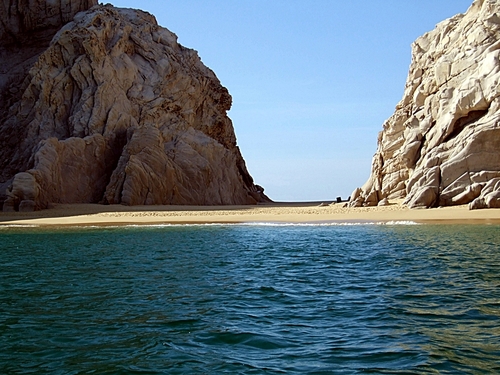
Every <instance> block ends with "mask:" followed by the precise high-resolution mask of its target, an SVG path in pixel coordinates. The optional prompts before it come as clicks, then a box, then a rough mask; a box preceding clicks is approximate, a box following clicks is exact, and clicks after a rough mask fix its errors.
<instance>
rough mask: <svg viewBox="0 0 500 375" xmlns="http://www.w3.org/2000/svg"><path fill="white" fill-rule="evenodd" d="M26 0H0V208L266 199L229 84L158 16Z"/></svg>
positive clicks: (83, 2)
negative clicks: (242, 146)
mask: <svg viewBox="0 0 500 375" xmlns="http://www.w3.org/2000/svg"><path fill="white" fill-rule="evenodd" d="M21 3H23V2H21V1H18V2H15V1H12V0H10V1H7V0H3V2H1V3H0V8H1V7H3V8H2V9H1V10H2V16H1V23H0V38H1V39H0V47H1V53H0V193H3V192H4V191H5V195H4V196H3V199H2V195H0V203H2V200H4V201H5V202H4V205H3V209H4V210H5V211H9V210H18V209H21V210H31V209H40V208H44V207H47V205H48V204H49V203H50V202H53V203H90V202H100V203H109V204H120V203H121V204H127V205H142V204H148V205H152V204H197V205H198V204H199V205H216V204H255V203H257V202H262V201H267V200H268V198H267V197H266V196H265V195H264V194H263V189H262V188H261V187H259V186H257V185H254V183H253V180H252V177H251V176H250V175H249V173H248V171H247V169H246V166H245V162H244V160H243V158H242V156H241V154H240V150H239V148H238V147H237V145H236V137H235V134H234V129H233V126H232V123H231V120H230V119H229V118H228V117H227V111H228V110H229V109H230V107H231V100H232V99H231V96H230V95H229V93H228V91H227V90H226V89H225V88H224V87H222V86H221V84H220V82H219V80H218V79H217V77H216V76H215V74H214V73H213V72H212V71H211V70H210V69H208V68H207V67H206V66H204V65H203V64H202V62H201V60H200V58H199V57H198V55H197V53H196V52H195V51H193V50H190V49H187V48H184V47H182V46H181V45H179V44H178V43H177V37H176V36H175V34H173V33H171V32H170V31H168V30H167V29H165V28H162V27H159V26H158V25H157V23H156V20H155V18H154V17H153V16H151V15H150V14H148V13H145V12H142V11H138V10H131V9H117V8H114V7H112V6H111V5H105V6H103V5H96V3H97V1H95V0H80V1H70V0H67V1H64V0H61V1H50V2H46V1H43V2H42V1H39V0H37V1H30V6H29V7H28V8H26V6H25V7H22V4H21ZM33 4H34V5H33ZM26 9H27V10H26ZM68 21H70V22H69V23H68Z"/></svg>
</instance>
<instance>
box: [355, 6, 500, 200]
mask: <svg viewBox="0 0 500 375" xmlns="http://www.w3.org/2000/svg"><path fill="white" fill-rule="evenodd" d="M412 47H413V48H412V49H413V56H412V63H411V66H410V71H409V75H408V80H407V83H406V88H405V92H404V96H403V99H402V100H401V102H400V103H399V104H398V105H397V107H396V112H395V113H394V115H393V116H392V117H391V118H389V119H388V120H387V121H386V122H385V124H384V126H383V130H382V132H381V133H380V134H379V139H378V148H377V152H376V154H375V156H374V158H373V163H372V172H371V176H370V178H369V179H368V181H367V182H366V184H365V185H364V186H363V187H362V188H360V189H356V190H355V191H354V192H353V194H352V196H351V202H350V205H351V206H361V205H365V206H371V205H377V204H378V202H379V201H381V200H382V199H384V198H389V199H395V198H405V203H406V204H407V205H408V206H409V207H411V208H416V207H435V206H448V205H458V204H467V203H470V207H471V208H484V207H498V206H500V86H499V82H500V61H499V58H500V2H498V1H496V0H476V1H474V3H473V4H472V6H471V7H470V8H469V10H468V11H467V12H466V13H465V14H460V15H457V16H455V17H453V18H451V19H448V20H446V21H444V22H442V23H440V24H438V25H437V26H436V29H435V30H433V31H431V32H429V33H427V34H425V35H424V36H422V37H421V38H419V39H417V40H416V41H415V43H414V44H413V46H412Z"/></svg>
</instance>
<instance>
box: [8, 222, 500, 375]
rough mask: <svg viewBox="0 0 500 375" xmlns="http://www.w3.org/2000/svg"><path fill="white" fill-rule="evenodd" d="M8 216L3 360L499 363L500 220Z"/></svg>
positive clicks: (410, 365)
mask: <svg viewBox="0 0 500 375" xmlns="http://www.w3.org/2000/svg"><path fill="white" fill-rule="evenodd" d="M396 224H397V223H395V225H205V226H201V225H190V226H157V227H122V228H118V227H117V228H66V229H52V230H48V229H39V228H12V227H10V228H7V227H0V374H365V373H368V374H485V373H491V374H494V373H500V226H496V225H484V226H482V225H469V226H460V225H453V226H446V225H439V226H432V225H403V224H404V223H399V225H396Z"/></svg>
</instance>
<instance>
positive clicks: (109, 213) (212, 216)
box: [0, 202, 500, 226]
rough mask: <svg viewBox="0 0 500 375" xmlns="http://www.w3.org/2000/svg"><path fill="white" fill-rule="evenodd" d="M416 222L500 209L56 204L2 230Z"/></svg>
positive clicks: (474, 216) (498, 213) (463, 219)
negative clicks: (27, 227) (111, 226)
mask: <svg viewBox="0 0 500 375" xmlns="http://www.w3.org/2000/svg"><path fill="white" fill-rule="evenodd" d="M405 221H406V222H416V223H433V224H440V223H441V224H453V223H460V224H465V223H469V224H486V223H495V224H500V209H486V210H473V211H470V210H469V209H468V207H467V206H454V207H444V208H434V209H416V210H415V209H414V210H410V209H408V208H407V207H405V206H402V205H401V202H397V203H393V204H391V205H389V206H385V207H362V208H348V207H345V204H344V203H340V204H330V203H329V202H325V203H321V202H309V203H307V202H306V203H272V204H267V205H258V206H134V207H128V206H122V205H110V206H103V205H98V204H72V205H65V204H58V205H54V206H53V207H52V208H50V209H47V210H42V211H37V212H33V213H19V212H15V213H6V212H2V213H0V226H13V225H15V226H17V225H36V226H65V225H72V226H75V225H130V224H137V225H153V224H196V223H329V222H332V223H356V222H361V223H363V222H376V223H378V222H380V223H391V222H405Z"/></svg>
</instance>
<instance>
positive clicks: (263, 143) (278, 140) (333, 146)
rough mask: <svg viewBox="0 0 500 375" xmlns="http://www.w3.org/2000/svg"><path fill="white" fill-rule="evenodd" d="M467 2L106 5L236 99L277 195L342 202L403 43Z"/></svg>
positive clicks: (249, 151)
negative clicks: (140, 17) (137, 21)
mask: <svg viewBox="0 0 500 375" xmlns="http://www.w3.org/2000/svg"><path fill="white" fill-rule="evenodd" d="M471 4H472V0H347V1H346V0H182V1H150V0H142V1H131V0H115V1H113V5H115V6H117V7H127V8H139V9H143V10H146V11H148V12H150V13H152V14H154V15H155V16H156V19H157V20H158V23H159V24H160V25H161V26H164V27H166V28H167V29H169V30H170V31H172V32H174V33H175V34H177V36H178V38H179V43H181V44H182V45H184V46H185V47H189V48H192V49H195V50H197V51H198V53H199V55H200V57H201V59H202V61H203V62H204V63H205V65H207V66H208V67H210V68H211V69H212V70H213V71H214V72H215V73H216V75H217V76H218V78H219V79H220V81H221V82H222V84H223V85H224V86H225V87H227V88H228V90H229V92H230V93H231V95H232V97H233V107H232V109H231V111H230V112H229V116H230V117H231V119H232V120H233V124H234V128H235V131H236V136H237V139H238V144H239V146H240V148H241V152H242V154H243V158H244V159H245V161H246V163H247V167H248V169H249V172H250V174H251V175H252V176H253V177H254V180H255V182H256V183H257V184H259V185H262V186H263V187H264V188H265V191H266V193H267V194H268V195H269V197H271V198H272V199H273V200H276V201H308V200H328V199H334V198H335V197H337V196H342V197H343V198H346V197H347V196H348V195H349V194H350V193H351V192H352V190H353V189H354V188H356V187H358V186H361V185H362V184H364V182H365V181H366V180H367V178H368V177H369V174H370V166H371V159H372V156H373V154H374V153H375V150H376V146H377V134H378V132H379V131H380V130H381V129H382V124H383V122H384V121H385V120H386V119H387V118H388V117H390V116H391V115H392V113H393V112H394V108H395V106H396V104H397V103H398V102H399V101H400V100H401V98H402V95H403V91H404V86H405V81H406V75H407V73H408V67H409V64H410V61H411V43H412V42H413V41H414V40H415V39H416V38H417V37H419V36H420V35H422V34H424V33H425V32H427V31H430V30H432V29H434V27H435V25H436V24H437V23H439V22H441V21H442V20H444V19H446V18H449V17H451V16H453V15H455V14H457V13H464V12H465V11H466V10H467V9H468V8H469V6H470V5H471Z"/></svg>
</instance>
